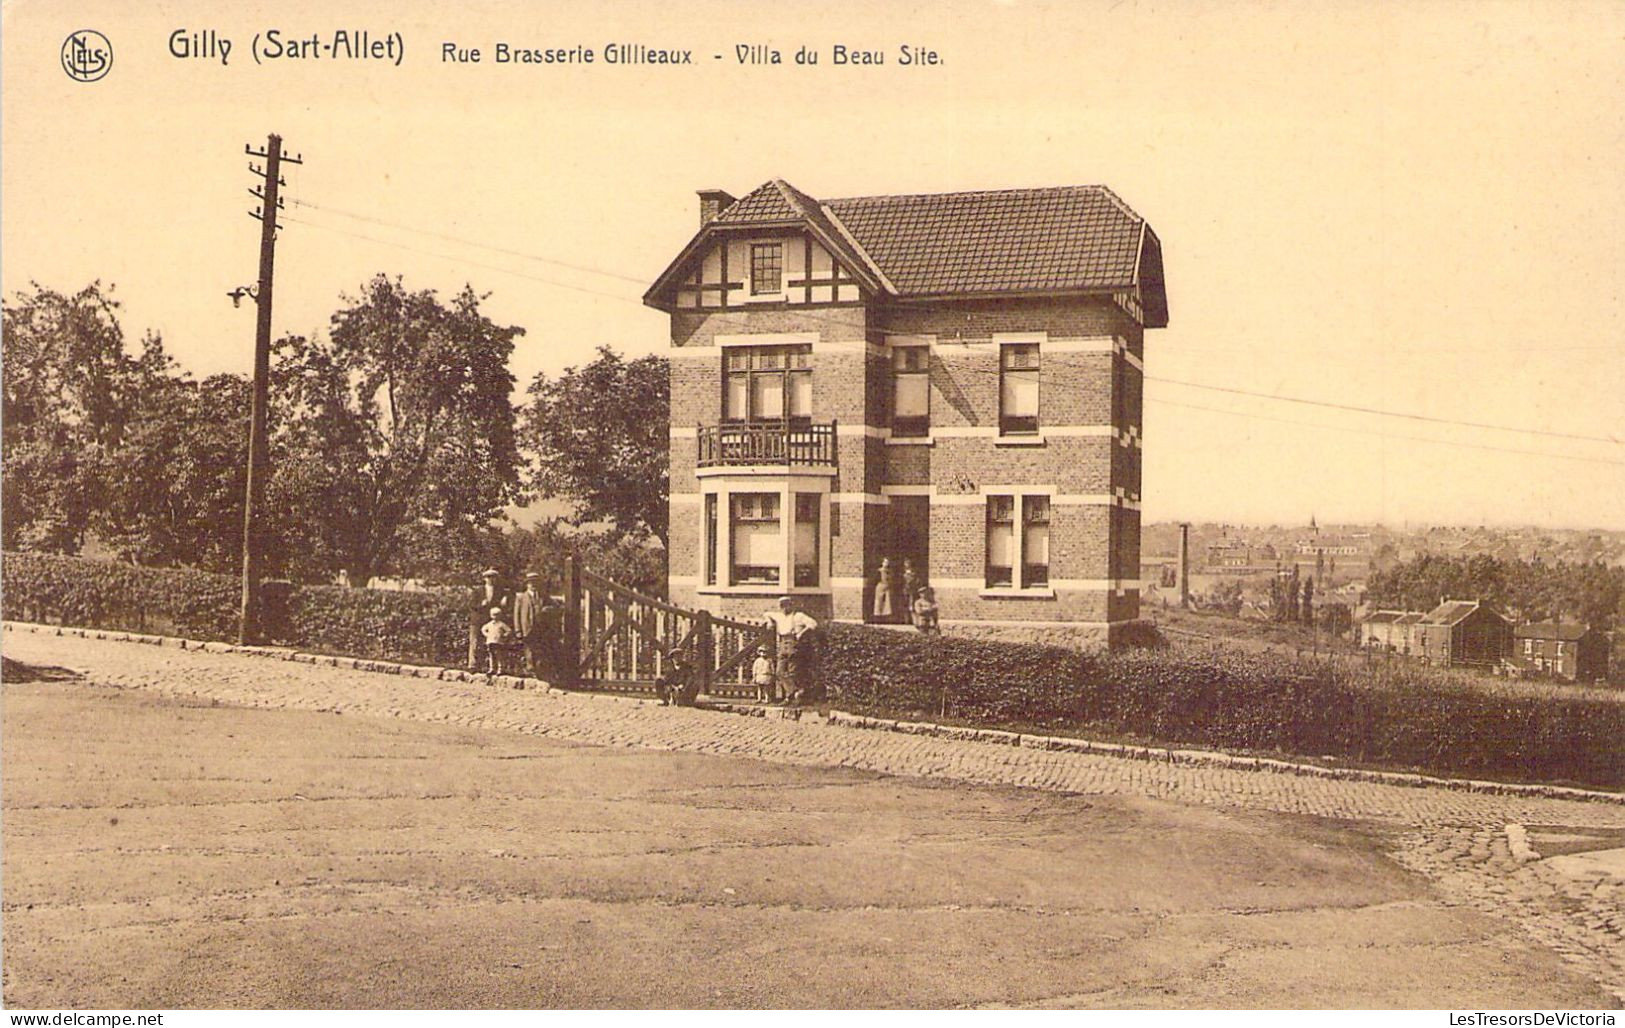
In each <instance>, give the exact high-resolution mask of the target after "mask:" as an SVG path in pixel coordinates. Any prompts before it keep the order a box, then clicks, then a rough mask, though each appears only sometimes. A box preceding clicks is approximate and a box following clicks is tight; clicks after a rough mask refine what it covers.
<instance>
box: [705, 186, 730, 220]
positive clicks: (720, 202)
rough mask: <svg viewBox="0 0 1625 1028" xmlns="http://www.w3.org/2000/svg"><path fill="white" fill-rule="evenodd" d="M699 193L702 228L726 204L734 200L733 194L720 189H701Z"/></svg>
mask: <svg viewBox="0 0 1625 1028" xmlns="http://www.w3.org/2000/svg"><path fill="white" fill-rule="evenodd" d="M699 193H700V227H701V228H704V227H705V226H706V225H708V224H709V223H710V222H711V219H713V218H715V217H716V216H717V215H719V214H721V213H722V212H723V210H724V209H726V208H727V206H728V205H729V204H731V203H733V202H734V198H733V195H732V194H730V193H725V192H723V191H722V190H720V189H702V190H700V191H699Z"/></svg>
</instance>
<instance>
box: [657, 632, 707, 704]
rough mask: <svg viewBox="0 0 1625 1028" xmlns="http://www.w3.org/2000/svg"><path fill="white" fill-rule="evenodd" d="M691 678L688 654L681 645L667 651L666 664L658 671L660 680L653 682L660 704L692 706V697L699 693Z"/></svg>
mask: <svg viewBox="0 0 1625 1028" xmlns="http://www.w3.org/2000/svg"><path fill="white" fill-rule="evenodd" d="M693 678H694V676H693V675H692V674H690V673H689V667H688V654H686V653H684V652H683V649H682V647H680V646H679V647H674V648H673V649H671V650H669V651H667V653H666V666H665V668H664V670H662V671H661V673H660V680H659V681H658V682H656V683H655V688H656V690H657V691H658V692H659V693H660V702H661V704H662V705H663V706H667V707H692V706H693V705H694V698H695V697H696V696H697V695H698V694H699V687H698V685H697V684H696V683H695V682H694V681H693Z"/></svg>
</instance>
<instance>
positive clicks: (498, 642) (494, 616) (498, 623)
mask: <svg viewBox="0 0 1625 1028" xmlns="http://www.w3.org/2000/svg"><path fill="white" fill-rule="evenodd" d="M512 631H513V630H512V629H510V628H509V627H508V623H507V622H506V621H504V620H502V608H501V607H492V608H491V620H489V621H487V622H486V623H485V624H483V625H481V626H480V637H481V638H482V639H484V640H485V670H486V673H487V674H492V675H499V674H501V673H502V653H503V651H504V650H505V649H507V646H508V636H509V635H510V633H511V632H512Z"/></svg>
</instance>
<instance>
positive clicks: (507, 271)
mask: <svg viewBox="0 0 1625 1028" xmlns="http://www.w3.org/2000/svg"><path fill="white" fill-rule="evenodd" d="M282 220H283V221H291V222H293V223H294V224H296V225H307V226H309V227H310V228H319V229H321V230H322V231H324V232H336V233H338V234H339V235H341V236H349V237H351V238H352V239H364V240H366V241H367V242H369V243H377V244H378V245H379V246H391V247H394V248H395V249H397V250H406V251H409V252H411V253H416V254H422V255H424V256H425V257H442V258H445V259H446V260H451V261H457V262H458V263H460V264H467V265H469V266H471V267H475V268H484V269H485V270H487V271H496V272H500V273H502V274H504V275H512V276H514V277H515V278H523V279H527V280H529V281H531V282H540V283H542V284H543V285H549V286H556V287H558V288H559V289H569V290H572V291H573V292H577V293H586V294H587V295H589V296H602V297H605V298H607V299H610V300H623V301H627V302H631V303H636V304H638V305H639V306H641V305H642V301H641V300H628V298H627V297H625V296H622V295H620V294H619V293H606V292H604V291H603V290H601V289H590V288H588V287H587V286H578V285H572V284H570V283H569V282H560V281H558V280H556V279H551V278H542V277H541V276H539V275H527V274H525V273H524V272H523V271H515V270H514V269H512V268H504V267H502V266H501V265H499V264H486V263H483V262H481V261H475V260H469V259H468V258H467V257H458V256H455V255H453V254H449V253H445V252H443V251H440V250H425V249H423V248H422V247H417V246H409V245H407V244H406V243H397V242H394V241H393V240H389V239H379V238H378V237H377V236H369V235H366V234H365V233H362V232H351V231H350V230H349V229H342V228H338V227H336V226H334V225H324V224H322V223H321V222H319V221H306V220H304V219H303V218H295V217H293V216H292V215H283V217H282ZM538 259H540V258H538Z"/></svg>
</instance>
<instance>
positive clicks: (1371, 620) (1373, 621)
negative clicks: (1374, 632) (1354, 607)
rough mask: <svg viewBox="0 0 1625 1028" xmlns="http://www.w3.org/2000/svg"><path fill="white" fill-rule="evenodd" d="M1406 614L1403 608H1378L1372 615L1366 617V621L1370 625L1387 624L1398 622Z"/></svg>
mask: <svg viewBox="0 0 1625 1028" xmlns="http://www.w3.org/2000/svg"><path fill="white" fill-rule="evenodd" d="M1404 616H1405V612H1404V611H1402V610H1377V611H1372V612H1371V614H1370V616H1368V617H1367V618H1366V619H1365V623H1366V624H1368V625H1386V624H1390V623H1393V622H1396V621H1398V620H1399V619H1400V618H1402V617H1404Z"/></svg>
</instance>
